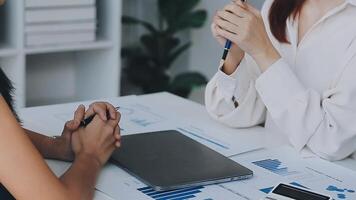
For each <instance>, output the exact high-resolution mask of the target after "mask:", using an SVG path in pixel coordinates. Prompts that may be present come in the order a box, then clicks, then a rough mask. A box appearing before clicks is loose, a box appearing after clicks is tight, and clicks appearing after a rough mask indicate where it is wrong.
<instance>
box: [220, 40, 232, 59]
mask: <svg viewBox="0 0 356 200" xmlns="http://www.w3.org/2000/svg"><path fill="white" fill-rule="evenodd" d="M231 45H232V42H231V41H230V40H227V41H226V43H225V48H224V53H223V56H222V58H221V59H222V60H226V57H227V54H228V53H229V50H230V48H231Z"/></svg>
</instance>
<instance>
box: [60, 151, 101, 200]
mask: <svg viewBox="0 0 356 200" xmlns="http://www.w3.org/2000/svg"><path fill="white" fill-rule="evenodd" d="M101 167H102V166H101V165H100V163H99V162H98V161H97V160H96V159H94V158H93V157H92V156H90V155H79V156H77V157H76V158H75V161H74V163H73V165H72V166H71V167H70V168H69V170H68V171H67V172H66V173H65V174H63V175H62V176H61V178H60V180H61V181H62V183H63V184H64V185H65V186H66V188H67V190H69V192H70V194H71V195H73V196H72V197H73V199H83V200H87V199H93V196H94V190H95V184H96V181H97V177H98V174H99V171H100V169H101Z"/></svg>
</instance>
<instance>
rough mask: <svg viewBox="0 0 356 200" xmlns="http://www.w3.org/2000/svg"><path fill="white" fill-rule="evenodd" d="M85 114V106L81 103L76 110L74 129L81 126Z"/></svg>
mask: <svg viewBox="0 0 356 200" xmlns="http://www.w3.org/2000/svg"><path fill="white" fill-rule="evenodd" d="M84 116H85V106H84V105H79V106H78V108H77V110H76V111H75V112H74V122H73V123H74V125H73V126H74V127H73V128H74V129H76V128H78V127H79V124H80V122H81V121H82V120H83V119H84Z"/></svg>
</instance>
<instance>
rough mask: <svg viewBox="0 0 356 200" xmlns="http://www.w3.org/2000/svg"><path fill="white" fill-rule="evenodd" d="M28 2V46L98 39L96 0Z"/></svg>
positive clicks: (26, 26)
mask: <svg viewBox="0 0 356 200" xmlns="http://www.w3.org/2000/svg"><path fill="white" fill-rule="evenodd" d="M25 2H26V4H25V9H26V10H25V43H26V46H42V45H62V44H68V43H80V42H91V41H94V40H95V37H96V34H95V33H96V4H95V0H51V1H48V0H26V1H25Z"/></svg>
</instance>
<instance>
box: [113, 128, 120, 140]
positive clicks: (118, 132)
mask: <svg viewBox="0 0 356 200" xmlns="http://www.w3.org/2000/svg"><path fill="white" fill-rule="evenodd" d="M114 137H115V139H116V140H121V135H120V126H117V127H116V129H115V131H114Z"/></svg>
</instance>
